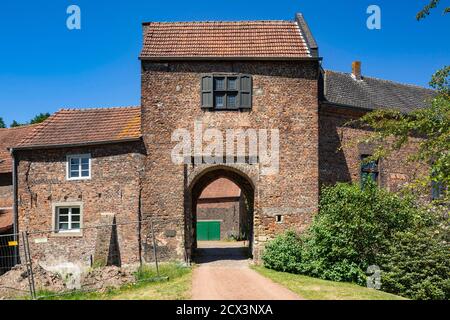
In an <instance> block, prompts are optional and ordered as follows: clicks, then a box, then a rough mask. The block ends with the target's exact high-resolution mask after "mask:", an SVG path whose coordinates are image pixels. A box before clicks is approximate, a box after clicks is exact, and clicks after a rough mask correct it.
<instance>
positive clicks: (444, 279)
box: [381, 229, 450, 300]
mask: <svg viewBox="0 0 450 320" xmlns="http://www.w3.org/2000/svg"><path fill="white" fill-rule="evenodd" d="M381 269H382V289H383V290H384V291H387V292H392V293H396V294H400V295H402V296H405V297H408V298H411V299H420V300H428V299H433V300H448V299H450V247H449V244H448V243H447V242H445V241H444V240H443V235H442V234H435V233H434V232H433V230H431V231H430V230H427V229H422V230H414V231H410V232H402V233H399V234H398V235H396V237H395V239H394V241H393V243H392V245H391V246H390V247H389V250H388V251H387V252H386V254H384V255H383V256H382V263H381Z"/></svg>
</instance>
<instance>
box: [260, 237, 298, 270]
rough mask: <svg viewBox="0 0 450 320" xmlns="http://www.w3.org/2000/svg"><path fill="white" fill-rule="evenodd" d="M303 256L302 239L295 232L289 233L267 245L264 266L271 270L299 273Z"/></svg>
mask: <svg viewBox="0 0 450 320" xmlns="http://www.w3.org/2000/svg"><path fill="white" fill-rule="evenodd" d="M301 255H302V242H301V238H300V237H299V236H298V235H297V233H295V232H294V231H288V232H286V233H285V234H282V235H279V236H277V237H276V238H275V240H273V241H271V242H269V243H268V244H267V245H266V248H265V250H264V253H263V255H262V260H263V262H264V266H265V267H267V268H269V269H274V270H278V271H283V272H290V273H298V272H299V271H300V263H301V260H302V257H301Z"/></svg>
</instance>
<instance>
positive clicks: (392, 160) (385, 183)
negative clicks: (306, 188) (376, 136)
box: [319, 104, 426, 191]
mask: <svg viewBox="0 0 450 320" xmlns="http://www.w3.org/2000/svg"><path fill="white" fill-rule="evenodd" d="M363 114H364V113H363V111H358V110H355V109H348V108H347V109H346V108H343V107H340V106H332V105H328V104H322V105H321V106H320V116H319V117H320V135H319V167H320V184H321V185H333V184H335V183H336V182H356V183H358V182H360V181H361V174H360V170H361V156H362V155H371V154H373V152H374V146H368V145H363V144H359V145H358V144H357V143H355V142H356V141H358V140H360V139H363V138H365V137H368V136H369V135H370V132H369V131H367V130H363V129H361V128H358V127H356V126H355V125H350V124H349V122H350V121H351V120H355V119H358V118H359V117H360V116H362V115H363ZM418 142H419V140H418V139H417V138H412V139H411V142H410V143H409V144H407V145H406V146H404V147H403V148H402V149H401V150H399V151H396V152H393V153H392V154H391V155H390V156H389V157H387V158H384V159H381V160H380V162H379V185H380V186H382V187H384V188H386V189H388V190H390V191H399V190H400V189H401V188H402V187H404V186H405V185H406V184H408V183H411V182H412V181H413V180H414V179H416V178H417V177H419V176H420V175H421V174H424V173H426V166H424V165H423V164H420V163H415V162H411V161H408V157H410V156H411V155H412V154H414V153H415V152H416V150H417V144H418Z"/></svg>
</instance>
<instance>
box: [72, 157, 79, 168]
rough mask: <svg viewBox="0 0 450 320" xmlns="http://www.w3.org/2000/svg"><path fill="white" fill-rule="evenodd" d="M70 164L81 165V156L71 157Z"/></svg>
mask: <svg viewBox="0 0 450 320" xmlns="http://www.w3.org/2000/svg"><path fill="white" fill-rule="evenodd" d="M70 164H71V165H72V166H79V165H80V159H79V158H70Z"/></svg>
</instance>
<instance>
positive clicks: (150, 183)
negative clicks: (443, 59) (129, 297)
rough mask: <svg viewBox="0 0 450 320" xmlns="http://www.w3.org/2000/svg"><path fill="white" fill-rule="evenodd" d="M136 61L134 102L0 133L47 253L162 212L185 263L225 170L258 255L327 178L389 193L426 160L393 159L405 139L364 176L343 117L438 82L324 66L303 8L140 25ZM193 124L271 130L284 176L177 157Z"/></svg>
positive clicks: (305, 210) (303, 223)
mask: <svg viewBox="0 0 450 320" xmlns="http://www.w3.org/2000/svg"><path fill="white" fill-rule="evenodd" d="M325 58H326V57H325ZM140 60H141V105H140V106H137V107H118V108H101V109H63V110H60V111H58V112H56V113H55V114H53V115H52V116H51V117H50V118H49V119H48V120H46V121H45V122H44V123H42V124H40V125H38V126H35V127H33V128H30V132H29V133H28V134H27V135H26V136H25V137H23V139H20V142H17V141H15V142H14V143H11V142H10V141H11V140H9V141H1V140H0V141H1V143H2V150H3V149H6V148H7V147H8V148H10V151H11V154H12V155H13V158H14V161H12V162H13V164H11V165H10V166H9V168H10V170H6V171H8V174H9V175H8V178H7V180H8V181H6V180H5V182H4V181H3V180H4V179H2V180H1V181H2V184H3V185H5V186H2V187H1V188H2V190H3V189H5V190H7V192H9V194H15V195H16V196H15V197H14V199H15V200H14V201H12V200H11V201H10V202H11V203H8V205H7V207H8V208H9V209H7V210H6V209H5V211H7V212H9V214H12V215H13V216H14V217H15V219H11V221H13V220H15V225H14V226H15V230H19V231H20V230H29V231H33V230H52V234H51V235H50V236H49V237H48V239H47V241H48V245H49V246H50V245H51V248H52V249H51V252H47V254H50V255H53V256H54V259H55V261H56V260H58V261H61V260H64V259H69V260H70V259H72V260H73V259H77V257H80V256H82V255H84V256H85V255H86V253H89V252H91V251H92V250H94V249H93V247H94V246H95V245H93V244H94V243H95V242H96V241H97V239H98V235H97V234H96V231H94V230H91V229H89V230H83V227H86V226H90V225H96V224H100V223H101V222H102V221H103V220H104V219H106V220H107V219H108V218H105V217H106V216H107V217H109V219H110V217H111V216H113V217H114V219H115V220H116V221H117V222H121V221H137V220H141V219H145V218H152V219H154V220H155V221H160V222H161V225H163V226H164V227H162V228H160V229H158V239H157V241H159V246H160V247H162V248H165V249H164V252H165V254H166V255H167V259H170V258H178V259H189V258H190V257H191V256H192V255H193V254H194V253H195V248H196V243H197V241H196V239H197V232H196V226H197V215H198V212H197V211H198V210H200V209H199V208H201V206H200V204H199V202H200V203H202V202H204V199H201V201H199V198H201V197H200V196H201V194H202V192H203V191H204V190H205V188H207V187H208V186H209V185H211V183H213V182H214V181H217V179H224V178H226V179H228V180H230V181H231V182H233V183H234V184H235V185H236V186H238V187H239V188H240V190H241V193H240V194H238V195H235V196H237V197H238V199H235V200H237V201H238V202H239V203H240V206H241V207H240V209H239V210H240V211H242V212H243V213H242V214H245V217H246V218H245V219H244V218H243V219H242V221H241V223H240V225H241V226H244V227H242V228H243V229H245V230H241V233H242V234H244V236H245V237H247V238H248V240H249V242H250V247H251V252H252V255H253V256H254V257H255V258H258V257H259V256H260V251H261V250H262V249H263V247H264V244H265V243H266V242H267V241H268V240H270V239H272V238H273V237H274V236H275V235H276V234H279V233H280V232H283V231H285V230H287V229H294V230H298V231H302V230H304V229H305V228H306V227H307V226H308V225H309V224H310V222H311V219H312V217H313V216H314V215H315V214H316V213H317V212H318V202H319V190H320V187H321V185H325V184H334V183H336V182H338V181H348V182H350V181H352V182H357V181H359V180H360V179H361V177H362V176H363V175H366V174H370V175H371V176H372V177H373V178H374V179H376V181H377V182H378V184H379V185H380V186H382V187H385V188H387V189H389V190H397V189H398V188H399V187H400V186H401V185H403V184H404V183H406V182H408V181H409V180H410V179H412V178H413V177H414V174H415V173H417V172H418V171H420V170H425V169H426V168H415V167H414V166H413V165H405V164H404V163H402V162H401V161H399V159H404V158H405V157H406V156H407V155H408V154H410V153H411V152H412V151H413V150H414V148H415V145H414V144H411V145H409V146H408V147H406V148H404V149H403V150H401V151H400V152H399V153H398V154H395V155H393V156H392V157H391V158H388V159H383V160H381V161H380V163H377V164H376V165H374V166H371V167H370V172H366V171H365V170H367V168H366V167H362V166H361V160H362V158H364V157H366V156H368V155H370V154H371V152H372V151H373V150H372V149H371V146H367V145H359V146H350V145H347V144H345V142H346V141H349V140H350V139H352V138H355V137H363V136H364V135H366V134H367V131H364V130H363V129H361V128H356V127H347V126H344V124H345V123H346V122H347V121H349V120H350V119H356V118H358V117H360V116H361V115H362V114H364V113H366V112H369V111H371V110H373V109H377V108H388V107H392V108H397V109H399V110H401V111H404V112H409V111H411V110H412V109H414V108H420V107H424V106H426V100H427V99H429V98H430V97H432V96H433V91H431V90H428V89H425V88H421V87H417V86H412V85H405V84H399V83H395V82H391V81H385V80H379V79H376V78H370V77H365V76H364V75H362V74H361V64H360V63H358V62H356V63H354V64H353V68H352V72H351V73H341V72H334V71H327V70H323V68H322V66H321V61H322V58H321V57H320V54H319V48H318V45H317V43H316V41H315V40H314V38H313V36H312V33H311V31H310V30H309V28H308V26H307V24H306V22H305V20H304V18H303V16H302V15H301V14H297V15H296V16H295V19H294V20H293V21H240V22H221V21H219V22H173V23H172V22H167V23H166V22H165V23H158V22H155V23H153V22H151V23H144V24H143V47H142V52H141V54H140ZM198 125H201V126H202V127H203V129H204V130H207V129H218V130H219V131H220V132H223V133H225V132H226V131H227V130H230V129H235V130H243V131H244V132H245V131H246V130H248V129H254V130H259V129H266V130H272V129H273V130H275V129H276V130H278V132H279V169H278V171H277V172H276V173H274V174H269V175H267V174H261V172H262V171H261V170H262V166H263V165H262V164H261V163H260V162H259V161H258V159H259V158H258V157H256V158H253V155H252V154H250V153H248V152H247V154H246V155H247V156H246V157H244V158H241V159H240V160H239V159H238V158H237V157H235V156H236V155H235V154H231V155H230V154H227V155H226V156H230V157H231V158H233V159H235V161H233V162H232V163H229V162H226V163H214V164H210V163H209V162H207V161H204V159H203V158H202V154H194V153H193V154H194V156H192V158H189V161H187V162H186V161H185V162H184V163H181V164H179V163H174V161H173V159H172V156H171V155H172V152H173V150H174V147H175V146H176V145H177V143H178V142H177V141H174V139H173V132H174V130H175V129H186V130H188V132H191V133H193V132H194V131H195V126H198ZM3 130H8V131H9V130H12V129H3ZM3 130H2V131H0V134H2V132H3ZM202 143H204V145H203V148H206V146H207V144H208V143H206V142H202ZM233 143H234V142H233ZM190 147H191V148H194V146H193V145H191V146H190ZM341 147H342V148H341ZM2 155H3V156H4V158H5V157H6V158H8V157H9V154H7V153H6V155H5V154H4V153H2ZM199 158H200V160H199ZM250 159H253V160H255V159H256V160H255V161H250ZM11 173H14V174H11ZM13 177H16V179H13ZM5 179H6V178H5ZM14 180H15V181H14ZM14 182H15V183H14ZM13 185H14V186H16V188H14V187H13ZM14 189H16V190H14ZM14 191H16V192H14ZM241 195H242V199H240V198H241ZM12 209H14V210H12ZM2 210H3V209H2ZM202 210H203V209H202ZM239 210H238V211H239ZM0 212H1V211H0ZM106 213H108V214H109V215H105V214H106ZM202 214H203V213H202ZM202 219H203V218H202ZM202 219H200V220H202ZM110 221H112V220H110ZM141 232H142V230H140V229H137V228H136V227H135V226H133V225H130V227H127V228H121V229H120V230H119V231H118V235H117V237H118V243H119V244H120V246H121V259H122V260H123V261H122V262H123V263H132V262H135V261H137V260H138V259H139V257H138V255H139V254H140V253H139V250H137V247H138V246H139V241H140V240H139V239H140V237H141V234H140V233H141Z"/></svg>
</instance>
